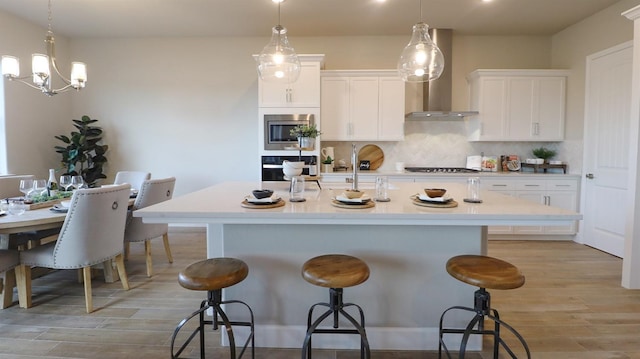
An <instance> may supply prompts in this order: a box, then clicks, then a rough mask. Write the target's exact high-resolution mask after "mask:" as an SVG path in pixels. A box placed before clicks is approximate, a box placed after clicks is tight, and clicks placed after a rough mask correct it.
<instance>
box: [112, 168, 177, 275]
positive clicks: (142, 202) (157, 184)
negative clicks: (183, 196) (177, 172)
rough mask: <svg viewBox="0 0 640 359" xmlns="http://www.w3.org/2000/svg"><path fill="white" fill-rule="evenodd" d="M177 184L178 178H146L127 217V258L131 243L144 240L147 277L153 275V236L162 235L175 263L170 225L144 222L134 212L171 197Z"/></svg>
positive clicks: (125, 237) (168, 257)
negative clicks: (170, 244)
mask: <svg viewBox="0 0 640 359" xmlns="http://www.w3.org/2000/svg"><path fill="white" fill-rule="evenodd" d="M175 185H176V178H175V177H169V178H162V179H152V180H146V181H144V182H143V183H142V187H140V191H139V192H138V196H137V197H136V200H135V202H134V203H133V207H132V209H131V210H130V211H129V214H128V217H127V227H126V229H125V232H124V242H125V258H127V257H128V254H129V243H131V242H143V241H144V252H145V257H146V262H147V277H151V276H152V275H153V262H152V260H151V242H150V240H151V239H153V238H158V237H162V240H163V242H164V251H165V253H166V254H167V259H168V260H169V263H173V256H172V255H171V248H170V247H169V235H168V234H167V232H168V231H169V225H168V224H166V223H159V224H156V223H142V218H139V217H133V216H132V212H133V211H135V210H137V209H140V208H144V207H148V206H151V205H153V204H156V203H160V202H163V201H166V200H169V199H171V197H172V196H173V188H174V187H175Z"/></svg>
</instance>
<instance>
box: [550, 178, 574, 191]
mask: <svg viewBox="0 0 640 359" xmlns="http://www.w3.org/2000/svg"><path fill="white" fill-rule="evenodd" d="M577 189H578V181H574V180H548V181H547V191H575V190H577Z"/></svg>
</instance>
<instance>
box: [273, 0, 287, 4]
mask: <svg viewBox="0 0 640 359" xmlns="http://www.w3.org/2000/svg"><path fill="white" fill-rule="evenodd" d="M271 1H273V2H274V3H276V4H277V3H281V2H284V0H271Z"/></svg>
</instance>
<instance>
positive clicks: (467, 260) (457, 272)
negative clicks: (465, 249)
mask: <svg viewBox="0 0 640 359" xmlns="http://www.w3.org/2000/svg"><path fill="white" fill-rule="evenodd" d="M447 272H448V273H449V274H450V275H451V276H452V277H454V278H455V279H457V280H459V281H462V282H465V283H467V284H470V285H473V286H476V287H478V288H480V289H478V290H477V291H476V292H475V295H474V307H473V308H468V307H462V306H454V307H451V308H449V309H447V310H445V311H444V312H443V313H442V316H441V317H440V344H439V345H438V358H441V357H442V349H443V348H444V351H445V352H446V354H447V358H449V359H451V355H450V354H449V350H448V349H447V346H446V345H445V344H444V340H443V335H444V334H462V342H461V343H460V352H459V355H460V356H459V358H460V359H462V358H464V355H465V351H466V347H467V341H468V340H469V336H470V335H472V334H480V335H485V334H487V335H492V336H493V358H494V359H497V358H498V354H499V350H500V346H501V345H502V347H503V348H504V349H505V350H506V351H507V352H508V353H509V355H510V356H511V358H517V357H516V356H515V354H514V353H513V351H512V350H511V348H510V347H509V346H508V345H507V343H506V342H505V341H504V340H503V339H502V338H501V337H500V329H501V327H504V328H507V329H508V330H509V331H510V332H511V333H513V335H515V337H516V338H518V340H519V341H520V343H521V344H522V346H523V347H524V349H525V350H526V352H527V358H529V359H530V358H531V353H530V352H529V346H528V345H527V343H526V342H525V340H524V338H523V337H522V336H521V335H520V333H518V332H517V331H516V330H515V329H513V328H512V327H511V326H510V325H508V324H507V323H505V322H503V321H502V320H500V316H499V314H498V311H497V310H495V309H493V308H491V295H490V294H489V292H487V290H486V288H489V289H516V288H520V287H522V285H523V284H524V275H522V273H520V270H519V269H518V268H517V267H516V266H514V265H513V264H511V263H508V262H505V261H503V260H500V259H497V258H492V257H487V256H478V255H460V256H456V257H453V258H451V259H449V260H448V261H447ZM455 309H459V310H463V311H469V312H475V316H474V317H473V319H471V321H470V322H469V324H468V325H467V326H466V328H464V329H456V328H443V320H444V316H445V314H447V313H448V312H449V311H451V310H455ZM485 317H486V318H488V319H490V320H493V322H494V329H493V330H487V329H485V325H484V324H485V323H484V321H485ZM476 325H477V329H474V327H475V326H476Z"/></svg>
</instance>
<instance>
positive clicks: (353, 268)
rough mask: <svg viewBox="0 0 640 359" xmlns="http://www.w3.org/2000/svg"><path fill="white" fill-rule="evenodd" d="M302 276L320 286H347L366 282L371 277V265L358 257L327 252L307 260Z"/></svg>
mask: <svg viewBox="0 0 640 359" xmlns="http://www.w3.org/2000/svg"><path fill="white" fill-rule="evenodd" d="M302 277H303V278H304V280H306V281H307V282H309V283H311V284H314V285H317V286H320V287H326V288H347V287H353V286H355V285H358V284H360V283H363V282H365V281H366V280H367V279H368V278H369V266H367V264H366V263H365V262H363V261H362V260H361V259H359V258H356V257H352V256H348V255H344V254H326V255H322V256H318V257H314V258H311V259H309V260H308V261H306V262H305V263H304V265H303V266H302Z"/></svg>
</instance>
